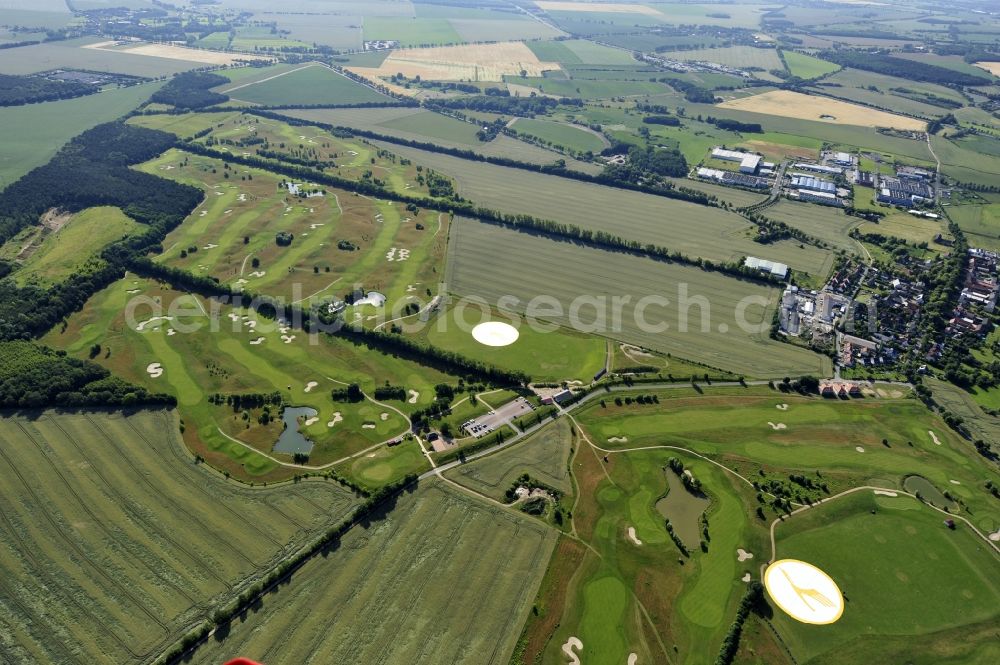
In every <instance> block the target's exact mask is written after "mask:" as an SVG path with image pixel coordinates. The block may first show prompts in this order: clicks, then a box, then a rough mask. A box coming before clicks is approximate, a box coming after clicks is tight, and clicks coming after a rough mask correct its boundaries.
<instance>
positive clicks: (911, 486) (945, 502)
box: [903, 476, 958, 512]
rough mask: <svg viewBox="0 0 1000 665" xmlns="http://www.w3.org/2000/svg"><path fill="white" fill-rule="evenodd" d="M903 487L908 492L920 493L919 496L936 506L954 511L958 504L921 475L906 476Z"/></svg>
mask: <svg viewBox="0 0 1000 665" xmlns="http://www.w3.org/2000/svg"><path fill="white" fill-rule="evenodd" d="M903 489H904V490H906V491H907V492H909V493H910V494H920V497H921V498H922V499H923V500H924V501H926V502H927V503H929V504H931V505H932V506H936V507H937V508H947V509H948V510H950V511H952V512H954V511H956V510H958V504H957V503H955V502H954V501H950V500H949V499H948V498H947V497H946V496H945V495H944V494H943V493H942V492H941V491H940V490H939V489H938V488H937V487H934V484H933V483H931V481H929V480H927V479H926V478H924V477H923V476H907V477H906V478H904V479H903Z"/></svg>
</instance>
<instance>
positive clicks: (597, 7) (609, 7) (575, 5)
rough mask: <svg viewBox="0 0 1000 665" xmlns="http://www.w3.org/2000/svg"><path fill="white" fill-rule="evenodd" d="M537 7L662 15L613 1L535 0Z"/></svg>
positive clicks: (550, 9)
mask: <svg viewBox="0 0 1000 665" xmlns="http://www.w3.org/2000/svg"><path fill="white" fill-rule="evenodd" d="M535 5H537V6H538V8H539V9H544V10H545V11H547V12H599V13H605V12H607V13H611V14H645V15H647V16H663V14H662V12H660V11H658V10H656V9H653V8H652V7H647V6H646V5H640V4H633V3H622V4H619V3H615V2H554V1H552V0H535Z"/></svg>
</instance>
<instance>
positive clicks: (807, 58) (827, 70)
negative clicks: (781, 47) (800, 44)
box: [782, 51, 840, 80]
mask: <svg viewBox="0 0 1000 665" xmlns="http://www.w3.org/2000/svg"><path fill="white" fill-rule="evenodd" d="M782 56H783V57H784V59H785V65H787V66H788V71H789V72H790V73H791V74H792V76H798V77H799V78H800V79H806V80H809V79H814V78H819V77H820V76H826V75H827V74H832V73H833V72H836V71H838V70H839V69H840V65H837V64H834V63H832V62H827V61H826V60H820V59H819V58H814V57H813V56H811V55H807V54H805V53H798V52H796V51H783V52H782Z"/></svg>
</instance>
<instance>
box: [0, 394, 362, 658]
mask: <svg viewBox="0 0 1000 665" xmlns="http://www.w3.org/2000/svg"><path fill="white" fill-rule="evenodd" d="M177 429H178V422H177V417H176V416H175V415H174V414H173V413H172V412H169V411H142V412H138V413H135V414H133V415H129V416H127V417H123V416H120V415H112V414H106V413H98V412H92V413H86V412H79V413H73V414H64V415H63V414H59V415H57V414H55V413H51V412H49V413H44V414H38V415H35V416H30V417H29V416H17V417H11V418H4V419H3V420H2V427H0V470H2V473H0V492H2V493H3V496H4V497H7V499H6V500H5V503H4V510H3V516H2V518H0V543H2V545H0V605H2V606H4V607H5V608H7V611H4V612H0V633H2V634H3V635H4V654H5V662H7V660H6V657H7V656H12V657H13V660H14V662H39V663H42V662H49V663H56V662H62V663H69V662H81V663H82V662H88V663H95V662H117V663H139V662H149V661H151V660H153V658H154V657H155V655H157V654H158V653H159V652H160V651H162V650H163V648H164V647H165V646H166V645H167V644H170V643H172V642H173V641H174V640H176V639H178V638H179V637H180V635H181V633H182V632H183V631H184V630H185V629H186V628H187V627H189V626H191V625H192V624H193V623H195V622H197V621H200V620H203V619H204V618H206V616H207V614H208V611H209V610H208V609H206V608H209V607H212V606H216V605H222V604H224V603H226V602H228V601H229V600H231V599H233V598H235V597H236V596H237V595H239V593H240V592H241V591H242V590H243V589H245V588H247V587H248V586H250V585H251V584H253V583H254V582H255V581H256V580H257V579H259V578H260V577H261V576H262V575H263V574H265V573H267V572H268V571H269V570H270V569H271V568H273V567H274V566H275V565H276V564H277V562H278V561H279V560H281V559H282V558H285V557H287V556H288V555H289V554H290V553H291V552H293V551H295V550H296V549H297V548H299V547H301V546H302V545H303V544H304V543H305V542H307V541H308V540H309V539H310V538H311V537H312V535H313V534H314V533H315V532H317V531H318V530H320V529H321V528H324V527H325V526H327V525H328V524H330V523H334V522H337V521H339V520H340V519H342V518H343V517H344V516H346V514H347V513H348V512H349V511H350V509H351V507H352V505H353V503H354V499H353V497H352V496H351V494H350V493H349V492H348V491H346V490H344V489H343V488H342V487H340V486H339V485H337V484H336V483H326V482H319V481H307V482H304V483H298V484H296V485H294V486H286V487H274V488H267V489H264V488H257V489H254V488H248V487H245V486H242V485H239V484H237V483H234V482H228V481H225V480H223V478H222V477H221V476H219V475H213V474H211V473H209V472H208V471H207V470H204V469H202V468H201V467H199V466H197V465H195V464H193V463H192V462H191V459H190V458H189V457H188V455H187V453H185V452H183V451H182V444H181V442H180V440H179V435H178V434H177ZM179 534H183V537H179Z"/></svg>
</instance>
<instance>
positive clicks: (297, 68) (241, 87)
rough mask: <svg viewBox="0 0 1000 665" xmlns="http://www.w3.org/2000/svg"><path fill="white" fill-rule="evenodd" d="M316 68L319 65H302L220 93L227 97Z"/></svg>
mask: <svg viewBox="0 0 1000 665" xmlns="http://www.w3.org/2000/svg"><path fill="white" fill-rule="evenodd" d="M318 66H319V63H316V62H310V63H309V64H308V65H303V66H302V67H296V68H295V69H289V70H288V71H287V72H281V73H280V74H275V75H274V76H268V77H267V78H262V79H260V80H259V81H251V82H250V83H244V84H242V85H238V86H235V87H232V88H228V89H226V90H222V91H221V92H222V93H223V94H225V95H228V94H229V93H231V92H235V91H236V90H242V89H243V88H249V87H250V86H252V85H257V84H258V83H264V82H265V81H273V80H274V79H276V78H281V77H282V76H287V75H288V74H294V73H295V72H299V71H302V70H303V69H309V68H310V67H318Z"/></svg>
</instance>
